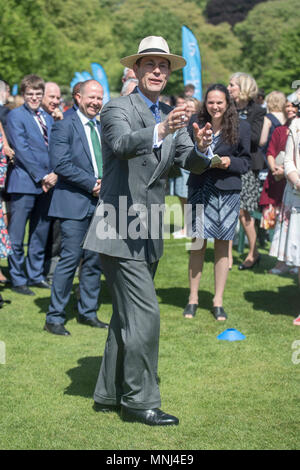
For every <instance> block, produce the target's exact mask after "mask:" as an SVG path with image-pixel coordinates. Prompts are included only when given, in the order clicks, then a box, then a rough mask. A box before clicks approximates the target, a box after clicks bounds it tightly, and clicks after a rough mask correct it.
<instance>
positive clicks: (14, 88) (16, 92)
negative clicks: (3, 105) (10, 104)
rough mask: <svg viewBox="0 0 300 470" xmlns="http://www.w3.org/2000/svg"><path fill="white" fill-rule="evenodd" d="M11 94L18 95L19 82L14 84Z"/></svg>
mask: <svg viewBox="0 0 300 470" xmlns="http://www.w3.org/2000/svg"><path fill="white" fill-rule="evenodd" d="M11 94H12V96H16V95H17V94H18V84H17V83H15V84H14V85H13V86H12V89H11Z"/></svg>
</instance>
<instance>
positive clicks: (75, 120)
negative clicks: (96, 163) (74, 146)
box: [72, 113, 93, 166]
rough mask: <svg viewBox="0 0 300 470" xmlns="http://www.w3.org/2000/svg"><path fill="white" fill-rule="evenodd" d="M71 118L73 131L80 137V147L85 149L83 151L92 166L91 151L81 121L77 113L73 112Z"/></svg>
mask: <svg viewBox="0 0 300 470" xmlns="http://www.w3.org/2000/svg"><path fill="white" fill-rule="evenodd" d="M72 120H73V125H74V128H75V131H76V133H77V134H78V135H79V137H80V140H81V143H82V147H83V148H84V151H85V153H86V155H87V157H88V160H89V162H90V164H91V165H92V166H93V163H92V155H91V152H90V148H89V143H88V140H87V137H86V134H85V131H84V128H83V125H82V122H81V121H80V119H79V117H78V115H77V113H74V115H73V116H72Z"/></svg>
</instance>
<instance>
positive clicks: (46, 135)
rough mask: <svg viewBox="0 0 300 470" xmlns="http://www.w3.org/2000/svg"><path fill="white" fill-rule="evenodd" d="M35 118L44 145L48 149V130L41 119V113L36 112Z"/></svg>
mask: <svg viewBox="0 0 300 470" xmlns="http://www.w3.org/2000/svg"><path fill="white" fill-rule="evenodd" d="M36 117H37V118H38V121H39V123H40V126H41V128H42V131H43V137H44V141H45V144H46V146H47V147H48V145H49V142H48V129H47V126H46V124H45V123H44V121H43V120H42V118H41V111H36Z"/></svg>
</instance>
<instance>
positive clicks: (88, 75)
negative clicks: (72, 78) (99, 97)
mask: <svg viewBox="0 0 300 470" xmlns="http://www.w3.org/2000/svg"><path fill="white" fill-rule="evenodd" d="M81 75H82V76H83V78H84V80H92V79H93V77H92V75H91V74H90V73H89V72H87V71H86V70H84V71H83V72H81Z"/></svg>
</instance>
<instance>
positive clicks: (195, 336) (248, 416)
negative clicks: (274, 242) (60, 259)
mask: <svg viewBox="0 0 300 470" xmlns="http://www.w3.org/2000/svg"><path fill="white" fill-rule="evenodd" d="M168 201H169V202H170V201H171V202H175V199H173V198H168ZM260 251H261V253H262V259H261V263H260V265H259V267H255V269H254V270H253V271H243V272H239V271H238V269H237V266H238V262H239V259H240V258H239V255H238V253H237V252H236V251H235V252H234V259H235V264H234V267H233V269H232V271H231V272H230V274H229V278H228V283H227V288H226V293H225V298H224V307H225V309H226V311H227V312H228V314H229V319H228V321H227V322H226V323H221V322H216V321H215V320H214V318H213V316H212V314H211V313H210V308H211V305H212V297H213V286H214V280H213V245H212V244H209V245H208V249H207V257H206V263H205V269H204V274H203V279H202V283H201V287H200V300H199V303H200V307H199V309H198V311H197V315H196V317H195V318H194V319H192V320H187V319H184V318H183V316H182V311H183V308H184V306H185V304H186V302H187V299H188V293H189V289H188V278H187V263H188V253H187V251H186V248H185V243H184V241H182V240H166V241H165V253H164V257H163V258H162V260H161V262H160V264H159V267H158V271H157V275H156V278H155V284H156V288H157V296H158V299H159V302H160V308H161V339H160V359H159V379H160V389H161V396H162V409H163V410H164V411H167V412H169V413H173V414H175V415H176V416H178V417H179V418H180V425H179V426H175V427H171V428H156V427H154V428H152V427H148V426H145V425H142V424H129V423H124V422H122V421H121V419H120V416H119V415H118V414H117V413H111V414H105V415H103V414H100V413H96V412H94V411H93V409H92V405H93V398H92V397H93V391H94V387H95V382H96V379H97V376H98V370H99V365H100V361H101V356H102V354H103V349H104V345H105V340H106V336H107V332H106V331H104V330H98V329H93V328H90V327H86V326H82V325H79V324H77V322H76V313H75V310H76V300H75V299H76V296H75V288H76V287H77V285H78V280H77V279H75V282H74V292H73V294H72V299H71V301H70V304H69V305H68V309H67V313H68V323H67V329H69V331H70V332H71V336H70V337H58V336H54V335H50V334H49V333H47V332H45V331H43V325H44V321H45V312H46V310H47V307H48V304H49V292H48V291H44V290H42V289H35V292H36V294H37V295H36V296H35V297H33V298H32V297H29V298H27V297H25V296H20V295H17V294H14V293H13V292H12V291H11V290H10V289H9V288H5V289H3V291H2V295H3V297H4V298H5V299H7V300H11V303H10V304H5V306H4V307H3V309H1V311H0V341H2V342H4V343H5V346H6V361H5V364H0V448H1V449H106V450H113V449H114V450H121V449H124V450H132V449H148V450H170V449H177V450H191V449H299V447H300V446H299V431H300V424H299V423H300V410H299V391H300V374H299V372H300V364H297V363H295V361H294V362H293V361H292V355H293V352H295V351H294V350H293V343H294V342H295V341H296V340H300V328H299V327H295V326H293V325H292V319H293V318H294V317H295V316H296V315H297V314H298V313H300V303H299V288H298V286H297V279H296V276H291V275H285V276H272V275H269V274H267V271H268V269H270V267H271V266H273V264H274V259H272V258H270V257H269V256H268V251H267V249H261V250H260ZM1 264H2V267H4V272H7V271H5V266H6V262H5V261H2V263H1ZM101 298H102V306H101V308H100V311H99V317H100V318H101V320H104V321H109V319H110V315H111V305H110V296H109V293H108V289H107V286H106V284H105V280H103V289H102V296H101ZM226 328H236V329H238V330H239V331H241V332H242V333H243V334H244V335H245V336H246V339H245V340H244V341H237V342H227V341H220V340H218V339H217V335H218V334H219V333H221V332H222V331H224V329H226ZM298 357H299V358H300V352H299V356H298ZM296 362H297V361H296Z"/></svg>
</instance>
